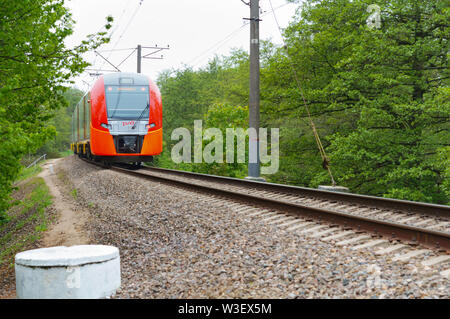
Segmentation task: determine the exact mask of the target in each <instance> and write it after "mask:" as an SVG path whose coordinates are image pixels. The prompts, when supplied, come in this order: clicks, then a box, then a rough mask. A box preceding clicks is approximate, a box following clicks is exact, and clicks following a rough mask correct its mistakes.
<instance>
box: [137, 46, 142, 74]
mask: <svg viewBox="0 0 450 319" xmlns="http://www.w3.org/2000/svg"><path fill="white" fill-rule="evenodd" d="M141 55H142V47H141V45H140V44H138V46H137V73H141V59H142V58H141Z"/></svg>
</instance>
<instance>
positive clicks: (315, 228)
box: [111, 166, 450, 277]
mask: <svg viewBox="0 0 450 319" xmlns="http://www.w3.org/2000/svg"><path fill="white" fill-rule="evenodd" d="M111 169H112V170H115V171H118V172H121V173H126V174H131V175H134V176H137V177H139V178H144V179H149V180H153V181H157V182H162V183H165V184H170V185H173V186H176V187H181V188H184V189H186V190H187V193H189V194H191V195H189V196H195V197H197V198H198V199H199V200H201V201H202V202H204V203H205V204H208V203H214V204H220V205H225V206H226V207H227V208H228V209H231V210H233V211H235V212H237V213H239V214H243V215H244V217H245V218H249V219H250V220H252V221H255V222H256V221H260V222H264V223H268V224H270V225H272V226H273V227H276V228H278V229H282V230H284V231H296V232H300V233H302V234H304V235H306V236H309V237H314V238H320V240H323V241H331V242H334V243H335V244H336V245H337V246H347V247H349V248H351V249H353V250H360V249H372V250H373V251H374V253H375V254H378V255H386V254H396V256H394V257H393V261H399V262H402V261H409V260H411V259H416V258H424V260H423V261H422V265H423V266H425V267H431V266H434V265H438V264H439V265H445V266H446V265H447V264H448V262H449V261H450V254H449V253H450V232H449V229H450V227H449V224H450V223H449V221H450V207H448V206H445V205H435V204H427V203H417V202H410V201H402V200H394V199H387V198H378V197H373V196H363V195H356V194H348V193H336V192H329V191H322V190H315V189H309V188H302V187H293V186H287V185H279V184H272V183H261V182H253V181H247V180H240V179H234V178H227V177H219V176H213V175H205V174H197V173H191V172H182V171H175V170H167V169H161V168H150V167H143V168H141V169H139V170H136V169H130V168H127V167H124V166H121V167H117V166H114V167H112V168H111ZM192 192H193V194H194V195H192ZM441 274H442V275H443V276H446V277H449V276H450V270H447V269H444V270H443V271H442V272H441Z"/></svg>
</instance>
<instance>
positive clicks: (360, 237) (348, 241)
mask: <svg viewBox="0 0 450 319" xmlns="http://www.w3.org/2000/svg"><path fill="white" fill-rule="evenodd" d="M369 238H370V236H368V235H360V236H357V237H353V238H350V239H346V240H342V241H339V242H337V243H336V245H338V246H344V245H348V244H353V243H357V242H358V241H361V240H364V239H369Z"/></svg>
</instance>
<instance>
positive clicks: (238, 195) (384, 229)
mask: <svg viewBox="0 0 450 319" xmlns="http://www.w3.org/2000/svg"><path fill="white" fill-rule="evenodd" d="M111 169H112V170H114V171H117V172H122V173H126V174H130V175H134V176H137V177H140V178H144V179H149V180H155V181H158V182H164V183H166V184H172V185H175V186H182V187H186V188H190V189H192V188H194V189H197V190H201V191H202V192H205V193H209V194H213V195H219V196H223V197H227V198H231V199H235V200H236V199H237V200H241V201H243V202H245V203H252V204H254V205H257V206H263V207H265V208H271V209H276V210H282V211H285V212H287V213H289V214H292V215H297V216H303V217H306V218H308V219H314V220H323V221H327V222H330V223H332V224H337V225H341V226H343V227H344V228H356V229H357V230H360V231H369V232H372V233H375V234H377V235H381V236H384V237H387V238H389V239H400V240H403V241H407V242H409V243H410V244H414V245H418V244H421V245H423V246H425V247H428V248H432V249H439V250H445V251H446V252H447V253H449V252H450V234H449V233H446V232H441V231H434V230H430V229H424V228H420V227H415V226H409V225H404V224H400V223H396V222H390V221H383V220H378V219H373V218H368V217H362V216H356V215H352V214H349V213H344V212H339V211H337V210H333V209H323V208H317V207H311V206H306V205H301V204H297V203H292V202H289V201H284V200H277V199H270V198H263V197H260V196H254V195H249V194H245V193H242V192H236V191H231V190H226V189H221V188H212V187H210V186H204V185H198V184H193V183H190V182H188V181H182V180H177V179H174V178H170V177H162V176H156V175H151V174H146V173H142V171H137V170H129V169H126V168H122V167H112V168H111ZM209 176H213V175H209ZM225 179H228V178H225ZM251 183H255V182H251ZM261 185H269V184H268V183H261ZM326 193H327V194H331V195H335V194H334V193H333V192H326ZM370 198H372V197H370Z"/></svg>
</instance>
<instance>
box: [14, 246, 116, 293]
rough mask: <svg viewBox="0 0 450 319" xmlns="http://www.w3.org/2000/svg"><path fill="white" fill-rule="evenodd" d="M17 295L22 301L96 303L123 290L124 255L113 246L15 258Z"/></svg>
mask: <svg viewBox="0 0 450 319" xmlns="http://www.w3.org/2000/svg"><path fill="white" fill-rule="evenodd" d="M15 271H16V295H17V297H18V298H21V299H96V298H107V297H110V296H112V295H113V294H114V293H115V292H116V290H117V289H118V288H119V287H120V255H119V250H118V249H117V248H116V247H113V246H104V245H79V246H71V247H65V246H58V247H50V248H41V249H33V250H28V251H24V252H21V253H18V254H17V255H16V256H15Z"/></svg>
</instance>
